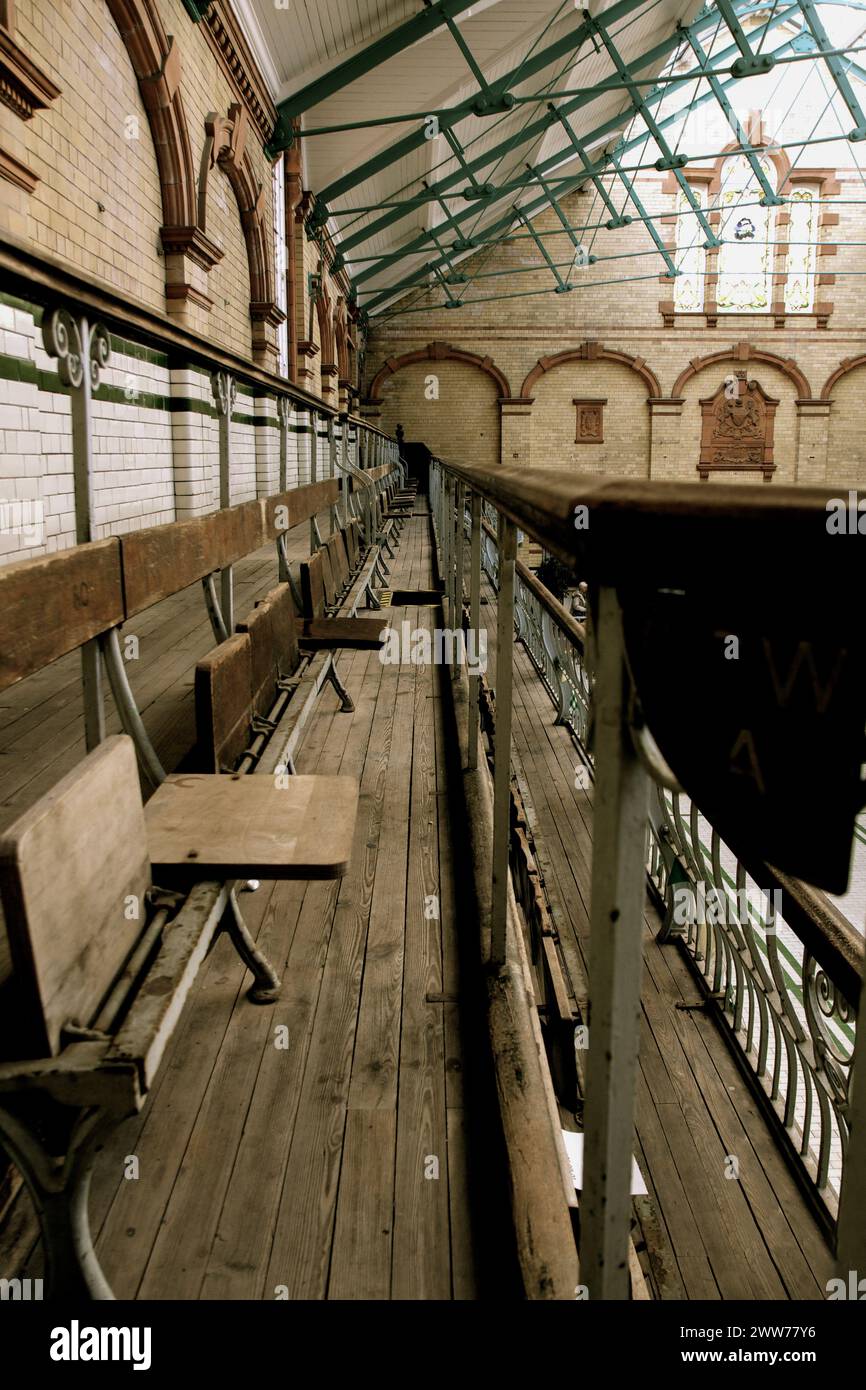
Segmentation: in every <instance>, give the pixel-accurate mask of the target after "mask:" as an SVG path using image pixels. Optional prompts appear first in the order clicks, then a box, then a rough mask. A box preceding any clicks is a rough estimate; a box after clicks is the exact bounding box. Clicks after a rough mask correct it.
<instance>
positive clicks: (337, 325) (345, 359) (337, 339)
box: [333, 295, 353, 410]
mask: <svg viewBox="0 0 866 1390" xmlns="http://www.w3.org/2000/svg"><path fill="white" fill-rule="evenodd" d="M333 326H334V348H335V352H336V362H337V389H338V391H339V393H340V409H341V410H344V409H348V405H349V395H350V392H351V390H352V384H353V383H352V375H351V364H350V362H349V322H348V315H347V312H346V301H345V299H344V298H343V296H342V295H338V296H337V303H336V307H335V309H334V320H333Z"/></svg>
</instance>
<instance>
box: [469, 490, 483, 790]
mask: <svg viewBox="0 0 866 1390" xmlns="http://www.w3.org/2000/svg"><path fill="white" fill-rule="evenodd" d="M469 505H470V509H471V513H472V538H471V551H470V556H469V631H470V634H471V633H474V634H475V637H474V641H475V655H476V656H479V657H480V655H481V648H480V639H479V635H478V634H479V630H480V625H481V494H480V493H478V492H473V493H472V494H471V495H470V502H469ZM480 694H481V673H480V672H477V673H476V674H473V669H472V667H471V666H470V668H469V768H470V770H471V771H474V770H475V768H477V766H478V704H479V697H480Z"/></svg>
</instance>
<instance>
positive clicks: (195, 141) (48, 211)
mask: <svg viewBox="0 0 866 1390" xmlns="http://www.w3.org/2000/svg"><path fill="white" fill-rule="evenodd" d="M220 4H221V0H217V8H219V7H220ZM154 9H155V10H156V11H157V12H158V14H159V17H160V19H161V22H162V26H163V29H164V31H165V34H166V35H168V36H169V37H170V38H171V40H172V43H173V45H174V52H176V53H179V57H180V94H181V98H182V103H183V112H184V117H185V123H186V128H187V131H188V135H189V142H190V157H191V161H192V166H193V177H194V184H193V191H194V192H195V186H196V185H197V181H198V178H199V168H200V162H201V159H202V153H203V151H204V149H205V140H206V119H207V117H208V116H209V115H210V114H211V113H214V112H215V113H217V114H218V115H220V116H222V117H227V116H228V114H229V110H230V108H231V107H232V105H233V104H235V103H237V102H238V100H239V94H238V91H237V89H236V88H235V87H234V86H233V85H232V83H231V82H230V81H229V78H228V76H227V74H226V72H225V70H224V69H223V67H222V65H221V63H220V60H219V58H218V56H217V54H216V53H215V51H214V48H213V47H212V45H211V43H210V42H209V40H208V32H209V31H208V29H207V25H206V24H205V23H204V22H203V23H201V24H198V25H196V24H194V23H193V22H192V20H191V18H190V16H189V14H188V13H187V11H186V9H185V8H184V5H183V4H182V0H154V3H153V4H152V5H151V7H150V12H153V10H154ZM15 38H16V41H17V42H18V43H19V44H20V46H21V48H22V49H23V50H24V52H25V53H27V54H29V55H30V56H31V58H32V60H33V61H34V62H35V63H36V64H38V66H39V67H40V68H41V69H42V70H43V71H44V72H45V73H46V74H47V76H48V77H50V78H51V79H52V80H53V81H54V82H55V83H56V84H57V86H58V87H59V88H60V95H59V96H58V97H57V98H56V99H55V100H54V101H53V102H52V103H51V104H50V105H49V106H48V107H47V108H46V109H44V110H40V111H38V112H37V113H36V115H35V116H34V118H33V119H32V120H30V121H22V120H21V119H20V118H19V117H18V116H17V115H15V114H14V113H13V112H12V111H10V110H9V109H8V108H7V107H5V106H3V105H2V104H0V145H3V146H4V148H7V149H10V150H11V151H12V153H13V154H14V155H15V157H16V158H17V159H19V160H20V161H21V162H22V164H24V165H26V166H27V167H28V168H29V169H30V170H31V171H32V173H33V175H34V176H36V182H35V185H34V188H33V191H32V192H31V193H29V194H28V193H26V192H24V191H23V190H22V189H20V188H15V187H14V186H13V185H12V184H11V183H10V182H8V181H6V182H2V183H0V227H3V228H4V229H5V230H7V231H8V232H10V233H11V234H12V235H13V236H14V237H17V238H19V239H21V240H23V241H24V242H25V243H29V244H30V245H31V246H32V247H33V249H35V250H37V251H38V252H42V253H44V254H45V255H46V256H47V257H50V258H51V259H54V260H57V261H60V262H61V263H62V262H66V263H68V264H69V265H70V266H72V267H74V268H75V269H76V270H80V271H81V272H83V273H84V274H85V275H86V276H90V277H92V278H93V279H95V280H97V281H102V282H105V283H107V284H108V285H110V286H111V287H112V288H113V289H115V290H116V291H118V292H119V293H120V294H121V295H124V296H128V297H129V299H130V300H137V301H139V302H141V303H143V304H144V305H145V306H146V307H147V308H148V309H150V310H151V311H154V312H156V313H157V314H159V315H164V316H165V317H166V318H167V319H168V318H169V317H171V318H173V319H175V320H179V321H180V322H181V323H182V324H184V325H185V326H187V327H189V328H191V329H193V330H194V331H196V332H199V333H201V334H202V335H204V336H206V337H207V338H208V339H210V340H211V341H212V342H213V343H214V344H215V345H217V346H220V347H224V348H226V349H229V350H231V351H232V352H233V353H235V354H237V355H238V356H240V357H241V358H247V359H252V358H253V357H254V352H255V349H254V341H253V328H252V325H251V320H250V299H251V283H250V262H249V257H248V250H247V244H246V240H245V237H244V233H243V229H242V223H241V217H240V212H239V206H238V199H237V197H236V194H235V190H234V188H233V186H232V183H231V182H230V180H229V177H228V175H227V173H226V170H225V168H224V167H223V165H222V164H221V163H217V165H216V166H215V167H214V168H212V169H211V170H210V171H209V174H208V178H207V192H206V199H205V220H204V228H203V230H204V231H205V233H206V236H207V238H208V239H209V240H210V241H211V242H213V243H214V244H215V246H216V247H217V248H218V250H219V252H221V255H220V256H219V257H218V258H217V259H216V260H215V263H214V264H213V266H212V267H211V268H210V270H209V271H205V270H204V269H203V268H202V267H198V268H196V266H194V265H190V264H187V270H189V271H190V279H191V280H193V281H194V283H195V287H196V288H197V289H198V290H199V291H200V292H201V294H202V295H203V296H206V298H207V299H209V300H210V301H211V307H210V308H209V309H208V308H207V307H206V304H205V303H204V302H200V301H199V300H198V299H196V298H195V297H193V298H191V299H190V300H189V302H188V304H186V305H184V304H180V303H179V301H178V300H177V299H168V298H167V295H166V284H167V281H168V280H170V278H171V275H170V267H169V265H168V263H167V262H168V260H169V259H170V258H167V256H166V255H165V254H164V249H163V243H162V237H161V229H162V227H163V225H164V222H165V216H164V207H163V197H162V192H161V189H160V178H159V168H158V164H157V159H156V154H155V149H154V142H153V135H152V133H151V127H150V124H149V121H148V116H147V113H146V110H145V106H144V103H143V101H142V98H141V95H140V90H139V82H138V79H137V77H136V74H135V71H134V69H133V62H132V58H131V56H130V52H129V51H128V49H127V46H126V44H125V43H124V40H123V38H122V37H121V33H120V31H119V29H118V27H117V24H116V23H115V20H114V18H113V17H112V12H111V10H110V8H109V5H108V3H107V0H75V2H74V3H73V0H63V3H54V0H17V3H16V6H15ZM245 149H246V151H247V154H248V156H249V159H250V160H251V164H252V176H253V180H254V182H255V183H256V184H258V183H260V184H261V185H262V187H263V189H264V198H263V199H262V210H263V215H264V219H265V234H266V239H267V246H268V252H269V255H270V256H271V258H272V262H273V260H274V250H275V247H274V235H273V220H274V215H275V210H274V200H273V193H272V170H271V166H270V164H269V161H268V160H267V158H266V156H265V154H264V149H263V137H262V134H261V131H260V130H259V128H258V126H257V125H256V123H255V120H254V118H253V116H252V115H251V114H248V124H247V131H246V141H245ZM295 245H296V252H297V260H298V262H300V274H299V276H298V284H297V290H298V294H297V309H296V318H297V327H298V333H299V336H300V337H302V338H305V337H306V336H307V325H308V322H309V318H310V312H309V311H310V300H309V294H308V283H307V274H308V272H312V271H316V270H318V269H319V255H320V251H319V245H318V243H317V242H313V241H309V240H308V238H307V236H306V234H305V231H304V228H303V227H298V228H297V236H296V238H295ZM272 288H273V290H274V292H275V293H274V298H275V299H279V297H280V296H279V294H277V293H276V290H277V286H276V283H275V281H274V284H273V286H272ZM343 288H344V287H342V286H341V285H340V283H339V280H338V278H337V277H335V276H334V275H332V274H331V273H330V272H329V270H328V269H327V268H326V271H325V292H326V294H327V295H328V297H329V300H330V304H331V309H332V312H335V311H336V307H337V303H338V299H339V296H340V295H341V294H342V293H343ZM2 289H3V287H2V286H0V560H8V559H12V558H16V557H19V556H21V555H24V554H26V555H34V554H39V553H42V552H44V551H47V550H54V549H57V548H61V547H65V546H68V545H71V544H73V543H74V541H75V519H74V507H73V481H72V437H71V416H70V396H69V392H68V390H67V388H66V387H64V386H63V384H62V383H61V381H60V379H59V377H58V372H57V363H56V362H55V361H54V360H52V359H51V358H50V357H49V356H48V355H47V353H46V352H45V349H44V346H43V343H42V333H41V326H40V325H41V317H42V311H41V309H40V308H39V306H37V305H36V304H35V303H31V302H29V301H27V300H26V299H18V298H14V297H12V296H9V295H4V294H3V293H2ZM312 320H313V337H314V341H315V343H316V344H317V346H318V347H319V348H320V347H321V334H320V330H319V324H318V318H317V315H316V313H315V312H313V314H312ZM275 337H276V333H275V331H274V338H275ZM257 360H258V361H259V362H260V364H261V365H265V366H267V365H270V366H271V367H272V369H273V370H276V368H277V360H276V357H274V358H273V360H272V361H271V362H270V363H268V362H265V361H263V360H262V358H261V356H260V355H259V357H258V359H257ZM323 365H325V366H330V365H331V363H330V362H328V363H323V360H322V354H321V351H319V353H318V355H317V356H316V357H315V358H314V359H313V360H312V371H311V374H310V376H309V378H308V379H304V380H303V382H302V384H303V385H304V386H305V387H306V389H308V390H311V391H313V392H314V393H319V392H321V391H322V388H323V386H324V387H327V390H328V394H327V395H326V396H325V399H327V400H328V401H329V403H331V404H333V405H336V404H337V400H338V396H337V389H338V385H337V380H336V377H334V376H332V375H330V374H329V375H328V376H327V377H326V378H325V380H324V381H323V378H322V373H321V367H322V366H323ZM93 419H94V428H93V440H94V475H93V489H94V503H95V505H94V532H95V535H96V536H103V535H107V534H109V533H118V532H122V531H125V530H129V529H130V528H133V527H138V526H147V525H154V524H158V523H162V522H166V521H172V520H175V519H182V518H185V517H189V516H195V515H198V514H201V513H202V512H206V511H210V510H212V509H213V508H214V507H216V506H217V505H218V501H219V426H218V420H217V416H216V413H215V410H214V406H213V395H212V389H211V382H210V378H209V374H208V373H207V372H206V371H204V370H203V369H202V367H201V366H198V365H195V364H191V363H186V362H184V361H183V360H182V358H181V357H178V356H174V355H173V357H172V360H171V363H169V361H168V358H167V357H166V356H165V355H164V354H163V355H161V354H159V353H155V352H150V351H145V350H144V349H142V348H141V347H139V346H136V345H135V344H134V343H132V342H128V341H125V340H122V339H121V338H115V339H114V340H113V342H112V353H111V359H110V362H109V363H108V365H107V366H106V368H105V369H104V370H103V372H102V377H101V384H100V387H99V390H98V391H97V393H96V395H95V398H94V406H93ZM231 445H232V478H231V500H232V502H242V501H245V500H248V499H249V498H252V497H255V496H256V495H263V494H265V493H267V492H273V491H275V490H276V488H277V486H278V483H279V457H280V436H279V424H278V417H277V404H276V396H275V395H273V394H268V393H267V392H264V391H263V392H261V393H260V394H253V392H252V389H248V388H246V387H244V386H243V384H240V385H239V390H238V396H237V401H236V404H235V409H234V414H233V420H232V426H231ZM326 457H327V451H326V449H325V448H324V447H322V448H321V449H320V465H319V467H320V472H321V469H322V467H323V466H324V464H323V462H322V460H324V459H326ZM308 476H309V416H308V413H307V412H306V411H302V410H299V409H298V410H294V411H293V412H292V414H291V418H290V421H289V429H288V449H287V478H288V483H289V485H290V486H292V485H294V484H296V483H297V482H298V481H304V480H306V478H308Z"/></svg>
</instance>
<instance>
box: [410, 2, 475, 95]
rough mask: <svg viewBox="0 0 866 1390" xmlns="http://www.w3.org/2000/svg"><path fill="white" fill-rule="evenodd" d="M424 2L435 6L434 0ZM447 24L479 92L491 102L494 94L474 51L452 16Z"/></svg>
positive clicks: (446, 20) (448, 17)
mask: <svg viewBox="0 0 866 1390" xmlns="http://www.w3.org/2000/svg"><path fill="white" fill-rule="evenodd" d="M423 2H424V4H425V5H428V6H430V5H432V4H433V0H423ZM445 23H446V24H447V25H448V32H449V34H450V35H451V37H452V39H453V40H454V42H455V43H456V45H457V47H458V48H459V49H460V52H461V53H462V54H463V57H464V58H465V59H466V63H467V65H468V67H469V71H470V72H471V73H472V76H473V77H474V78H475V81H476V82H477V83H478V88H479V90H480V91H481V92H482V93H483V94H484V96H485V97H486V98H487V99H488V100H490V97H491V95H492V94H491V91H490V88H489V86H488V85H487V78H486V77H485V76H484V73H483V72H482V71H481V69H480V67H479V66H478V64H477V63H476V61H475V56H474V54H473V52H472V49H471V48H470V47H469V45H468V43H467V42H466V40H465V39H464V37H463V35H462V34H461V32H460V30H459V28H458V26H457V25H456V24H455V22H454V20H453V19H452V18H451V16H450V15H447V16H446V19H445Z"/></svg>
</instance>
